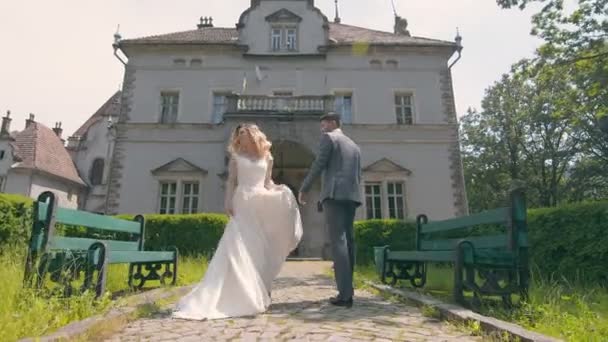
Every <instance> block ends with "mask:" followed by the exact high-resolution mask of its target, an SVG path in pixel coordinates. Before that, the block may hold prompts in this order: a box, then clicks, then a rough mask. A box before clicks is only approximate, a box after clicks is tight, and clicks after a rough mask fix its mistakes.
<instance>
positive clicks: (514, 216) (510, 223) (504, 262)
mask: <svg viewBox="0 0 608 342" xmlns="http://www.w3.org/2000/svg"><path fill="white" fill-rule="evenodd" d="M488 225H490V226H488ZM484 229H485V231H484ZM415 246H416V247H415V250H413V251H393V250H391V249H390V246H382V247H374V258H375V263H376V270H377V272H378V274H379V276H380V278H381V280H382V281H383V282H384V283H389V284H391V285H395V284H396V283H397V281H398V280H409V282H410V283H411V285H412V286H414V287H417V288H419V287H423V286H424V285H425V284H426V278H427V263H443V264H445V263H450V264H453V265H454V290H453V297H454V300H455V301H456V302H459V303H462V304H468V303H466V301H465V297H464V291H472V292H473V300H472V302H471V303H470V304H472V305H473V306H477V305H479V303H480V300H481V296H484V295H489V296H500V297H501V298H502V300H503V302H504V303H505V304H506V305H511V302H512V299H511V296H512V294H514V293H520V294H521V295H522V296H524V297H525V296H526V295H527V291H528V285H529V273H530V272H529V265H528V234H527V222H526V203H525V195H524V192H523V191H522V190H514V191H512V192H511V193H510V206H508V207H505V208H498V209H493V210H488V211H484V212H481V213H479V214H475V215H470V216H463V217H458V218H453V219H449V220H444V221H435V222H429V221H428V218H427V216H426V215H419V216H418V217H417V229H416V243H415ZM389 279H390V280H389ZM480 283H481V284H480Z"/></svg>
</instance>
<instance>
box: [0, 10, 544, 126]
mask: <svg viewBox="0 0 608 342" xmlns="http://www.w3.org/2000/svg"><path fill="white" fill-rule="evenodd" d="M394 1H395V5H396V8H397V12H398V13H399V15H400V16H402V17H405V18H406V19H407V20H408V22H409V27H408V29H409V31H410V32H411V34H412V35H414V36H421V37H428V38H436V39H443V40H450V41H452V40H453V39H454V37H455V35H456V28H457V27H458V28H459V30H460V33H461V35H462V37H463V42H462V43H463V45H464V50H463V56H462V59H461V60H460V61H459V62H458V64H456V65H455V66H454V68H453V80H454V91H455V96H456V107H457V112H458V115H459V116H461V115H462V114H464V113H466V110H467V108H469V107H477V108H479V106H480V102H481V99H482V98H483V95H484V91H485V89H486V88H487V87H488V86H490V85H491V84H492V83H493V82H495V81H496V80H498V79H499V78H500V76H501V75H502V74H503V73H505V72H508V71H509V68H510V66H511V65H512V64H513V63H515V62H517V61H518V60H520V59H521V58H525V57H530V56H532V54H533V53H534V50H535V48H536V47H537V46H538V45H539V44H540V40H538V39H537V38H534V37H531V36H530V35H529V32H530V29H531V23H530V18H531V15H532V14H533V13H535V10H534V8H532V9H529V10H526V11H523V12H522V11H520V10H518V9H513V10H503V9H500V8H499V7H498V5H496V2H495V1H494V0H394ZM249 4H250V0H173V1H167V0H87V1H83V0H53V1H48V0H19V1H0V42H1V44H2V48H1V50H0V114H2V116H4V113H6V111H7V110H11V112H12V113H11V117H12V118H13V122H12V126H11V130H21V129H23V126H24V120H25V119H26V118H27V116H28V115H29V113H34V114H35V117H36V121H38V122H41V123H43V124H45V125H47V126H49V127H50V126H53V125H54V123H55V122H57V121H61V122H62V126H63V128H64V137H67V136H69V135H71V134H72V133H73V132H74V131H75V130H76V129H77V128H78V127H79V126H80V125H81V124H82V123H83V122H84V121H85V120H86V119H87V118H88V117H89V116H91V115H92V114H93V113H94V112H95V111H96V110H97V109H98V108H99V107H100V106H101V105H102V104H103V103H104V102H105V101H106V100H107V99H108V98H109V97H110V96H111V95H112V94H114V92H115V91H116V90H118V89H119V87H120V84H121V82H122V78H123V66H122V65H121V64H120V62H119V61H118V60H116V59H115V57H114V56H113V54H112V53H113V50H112V46H111V45H112V41H113V35H114V33H115V32H116V30H117V27H118V25H120V33H121V35H122V36H123V38H136V37H142V36H148V35H153V34H162V33H170V32H178V31H185V30H192V29H195V28H196V24H197V23H198V18H199V17H201V16H211V17H213V19H214V21H213V23H214V25H215V26H216V27H234V25H235V23H236V22H237V20H238V17H239V15H240V14H241V12H243V11H244V10H245V9H246V8H247V7H248V6H249ZM315 5H316V6H317V7H318V8H320V9H321V10H322V11H323V13H325V15H326V16H327V17H328V18H329V19H330V20H333V18H334V0H315ZM339 6H340V17H341V18H342V23H344V24H349V25H355V26H362V27H367V28H371V29H378V30H383V31H390V32H392V30H393V23H394V20H393V10H392V6H391V0H339Z"/></svg>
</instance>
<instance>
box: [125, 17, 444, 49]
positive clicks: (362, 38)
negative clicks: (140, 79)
mask: <svg viewBox="0 0 608 342" xmlns="http://www.w3.org/2000/svg"><path fill="white" fill-rule="evenodd" d="M238 37H239V34H238V31H237V29H235V28H222V27H202V28H200V29H197V30H191V31H183V32H176V33H169V34H162V35H155V36H149V37H143V38H136V39H125V40H123V41H122V42H121V44H144V45H146V44H210V45H213V44H232V45H237V44H238ZM329 39H330V45H338V46H340V45H352V44H356V43H369V44H372V45H406V46H411V45H414V46H415V45H418V46H429V45H432V46H446V47H451V46H455V43H454V42H448V41H443V40H437V39H429V38H422V37H411V36H405V35H397V34H394V33H391V32H385V31H378V30H371V29H368V28H363V27H358V26H352V25H345V24H338V23H329Z"/></svg>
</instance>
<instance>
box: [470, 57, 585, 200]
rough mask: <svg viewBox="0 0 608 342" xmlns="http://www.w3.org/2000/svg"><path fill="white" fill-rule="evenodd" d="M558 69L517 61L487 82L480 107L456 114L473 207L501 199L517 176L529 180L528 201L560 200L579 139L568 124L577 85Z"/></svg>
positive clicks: (574, 117)
mask: <svg viewBox="0 0 608 342" xmlns="http://www.w3.org/2000/svg"><path fill="white" fill-rule="evenodd" d="M528 70H534V72H529V71H528ZM563 72H564V70H563V69H560V68H555V67H552V66H548V65H545V66H543V67H537V66H536V65H535V62H534V61H529V60H524V61H521V62H520V63H518V64H517V65H515V66H514V68H513V71H512V72H511V73H510V74H507V75H503V77H502V78H501V80H500V81H498V82H496V83H495V84H494V85H492V86H491V87H490V88H488V90H487V91H486V94H485V97H484V99H483V101H482V105H481V109H482V110H481V111H479V112H478V111H475V110H469V112H468V114H467V115H465V116H464V117H463V118H462V119H461V137H462V150H463V164H464V169H465V176H466V180H467V189H468V195H469V196H468V197H469V202H470V204H471V210H472V211H477V210H481V209H487V208H490V207H496V206H498V205H500V204H502V202H500V200H499V198H500V197H502V196H504V193H505V192H506V191H507V189H508V188H509V186H510V184H511V182H513V181H516V180H523V181H524V182H525V183H526V184H527V185H528V189H529V191H528V196H529V198H530V202H531V204H532V205H533V206H555V205H557V204H558V203H559V202H560V201H561V200H562V198H563V196H562V190H563V189H564V188H563V186H562V185H563V183H564V182H566V181H567V180H566V178H567V171H568V170H570V169H571V168H572V165H574V164H575V163H576V161H577V159H579V158H580V157H581V146H582V141H583V139H582V138H581V137H582V135H583V134H582V131H581V130H579V129H578V128H577V126H576V125H574V124H573V123H574V122H575V121H576V120H577V118H578V115H577V111H578V110H579V108H578V103H577V101H576V98H577V95H578V89H577V88H576V87H575V86H573V82H572V80H571V78H570V77H569V76H568V74H563Z"/></svg>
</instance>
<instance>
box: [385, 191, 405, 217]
mask: <svg viewBox="0 0 608 342" xmlns="http://www.w3.org/2000/svg"><path fill="white" fill-rule="evenodd" d="M404 189H405V184H404V183H403V182H387V183H386V190H387V191H386V197H387V201H388V218H392V219H398V220H403V219H405V191H404Z"/></svg>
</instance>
